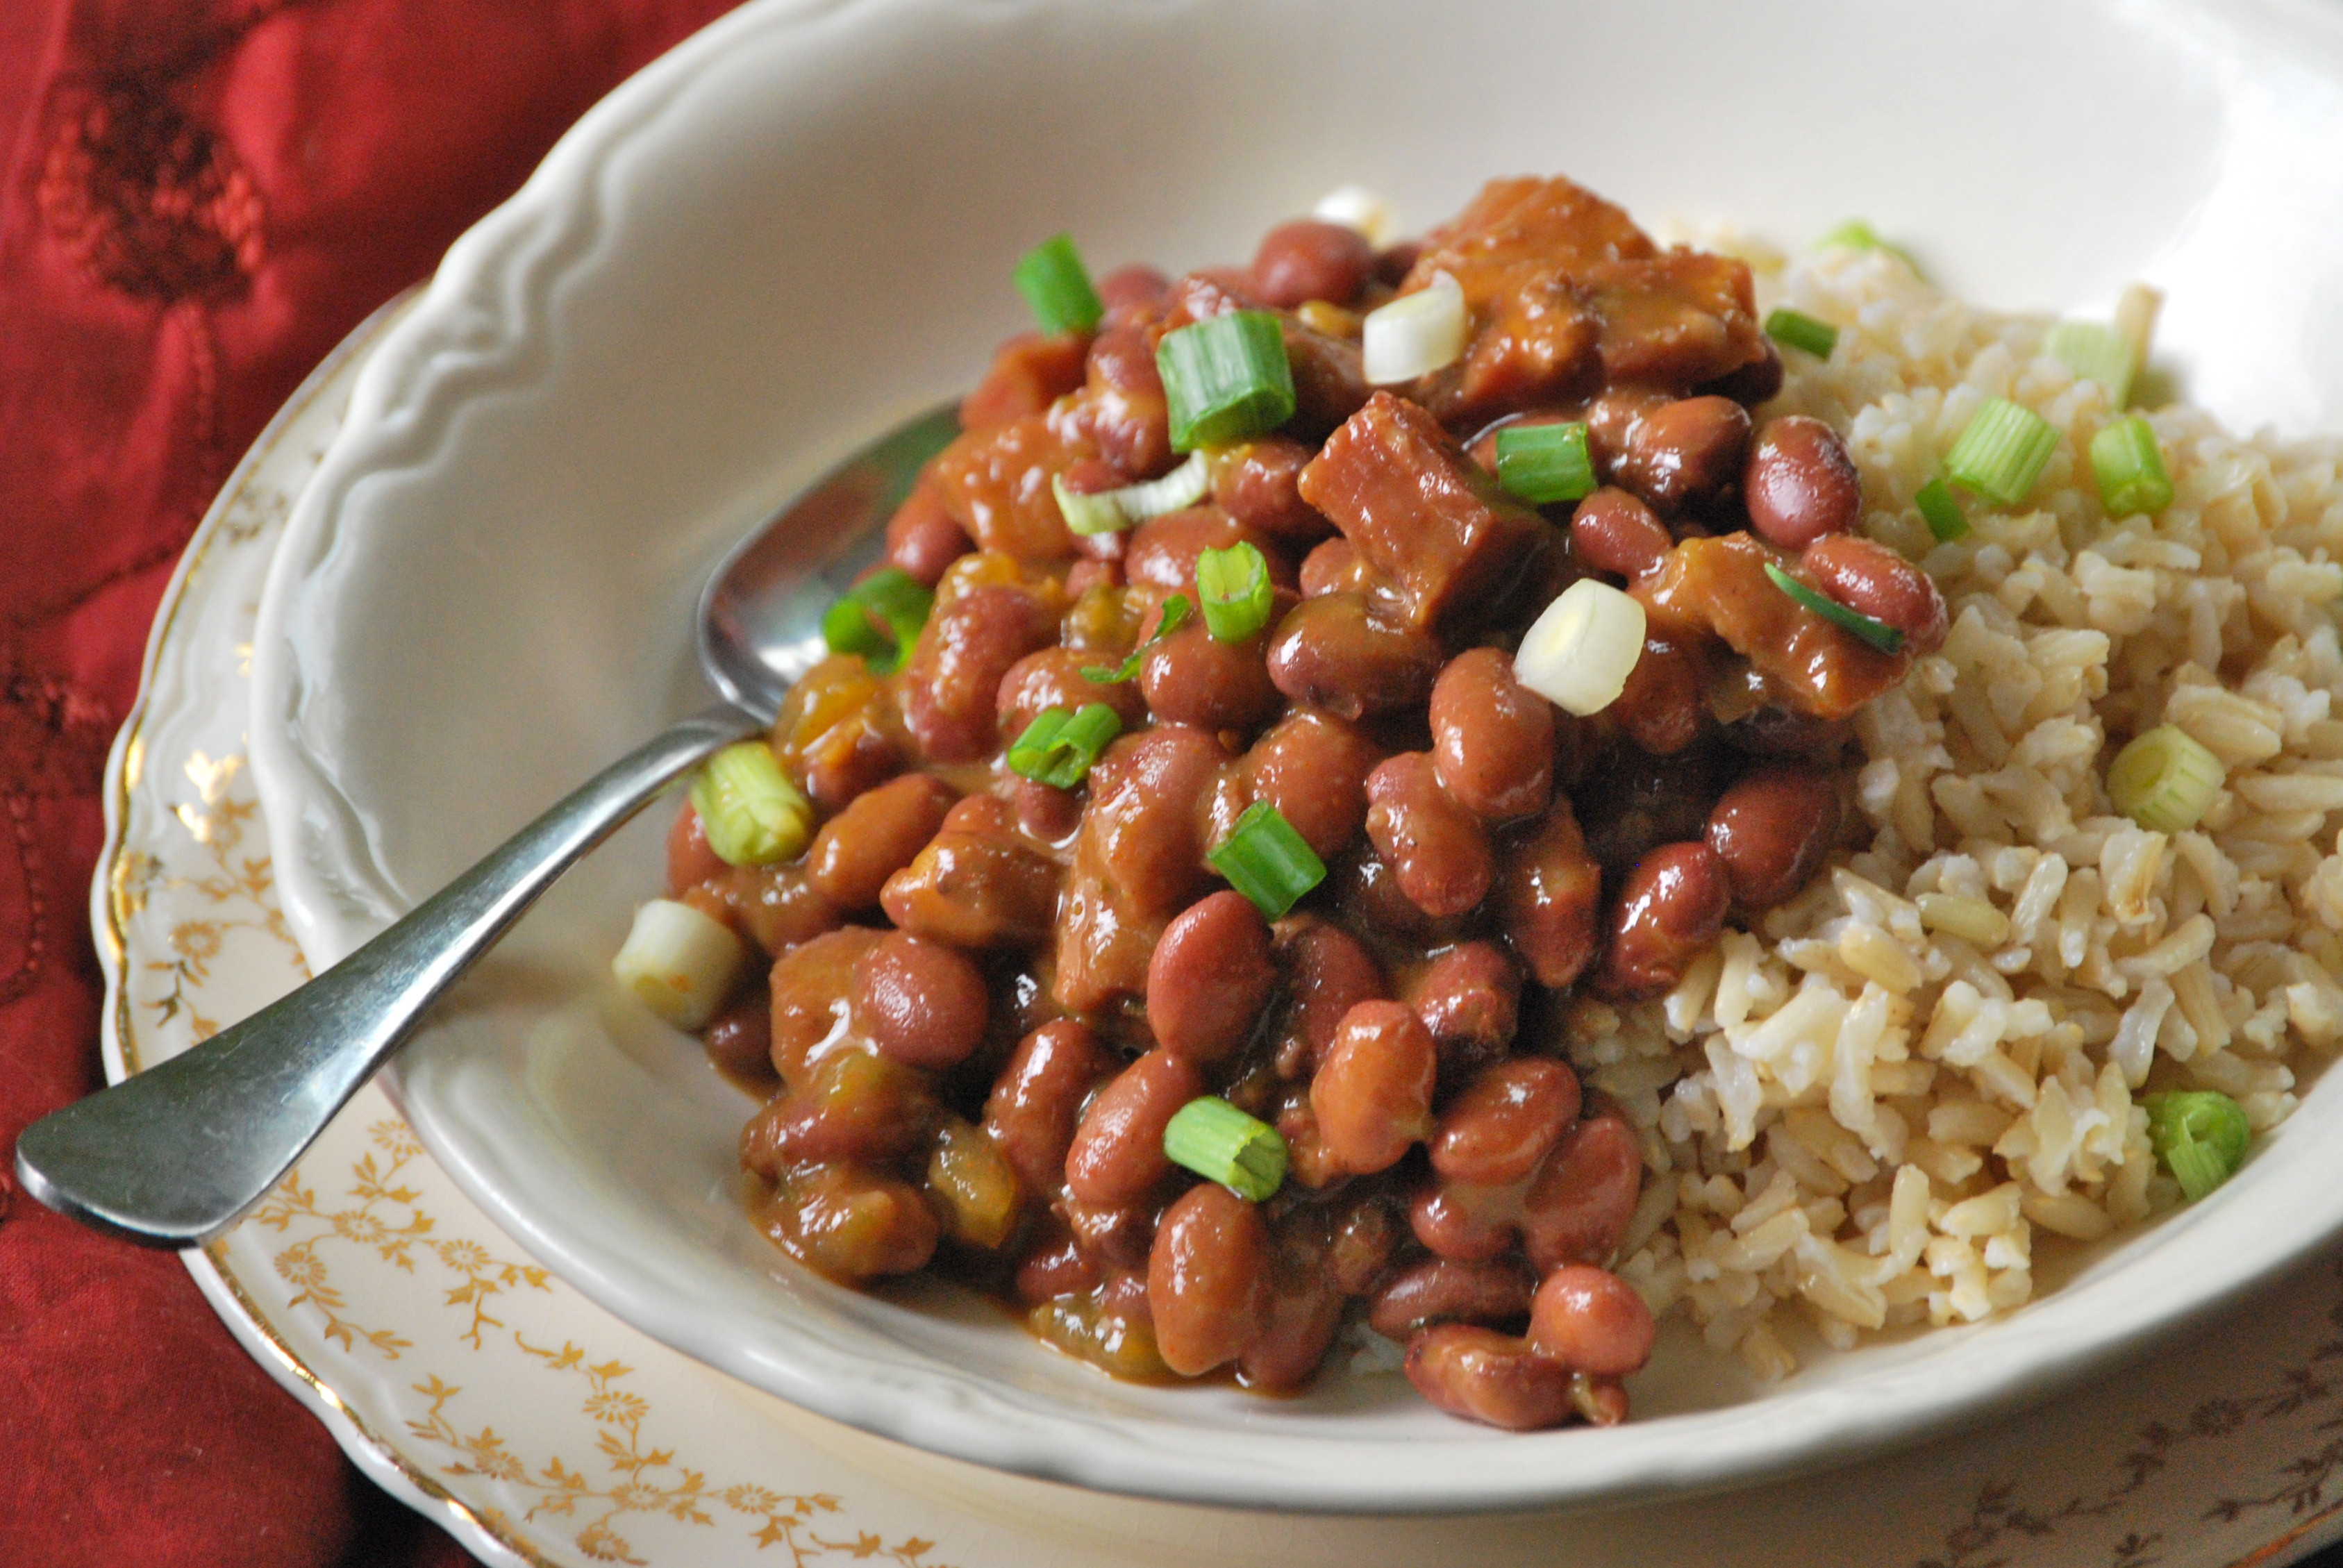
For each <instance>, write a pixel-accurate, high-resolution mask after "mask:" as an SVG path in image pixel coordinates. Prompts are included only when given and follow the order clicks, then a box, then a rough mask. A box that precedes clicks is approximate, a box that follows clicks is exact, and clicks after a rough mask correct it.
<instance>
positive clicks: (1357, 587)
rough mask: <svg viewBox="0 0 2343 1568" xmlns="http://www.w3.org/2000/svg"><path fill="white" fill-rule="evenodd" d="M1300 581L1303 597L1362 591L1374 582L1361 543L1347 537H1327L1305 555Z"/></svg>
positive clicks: (1361, 592)
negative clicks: (1362, 555) (1360, 549)
mask: <svg viewBox="0 0 2343 1568" xmlns="http://www.w3.org/2000/svg"><path fill="white" fill-rule="evenodd" d="M1301 582H1302V598H1323V597H1324V596H1326V595H1327V594H1330V593H1347V594H1360V595H1363V594H1365V593H1366V592H1367V590H1368V589H1369V588H1373V586H1374V585H1373V578H1372V574H1370V573H1369V571H1368V570H1367V563H1366V562H1365V560H1364V559H1363V558H1361V557H1360V555H1359V547H1358V546H1356V545H1354V544H1353V543H1352V542H1351V541H1350V540H1348V539H1344V538H1332V539H1328V540H1327V541H1326V542H1325V543H1323V544H1322V545H1320V546H1319V547H1318V548H1315V549H1313V550H1312V551H1311V552H1310V553H1309V554H1308V555H1306V556H1304V557H1302V576H1301Z"/></svg>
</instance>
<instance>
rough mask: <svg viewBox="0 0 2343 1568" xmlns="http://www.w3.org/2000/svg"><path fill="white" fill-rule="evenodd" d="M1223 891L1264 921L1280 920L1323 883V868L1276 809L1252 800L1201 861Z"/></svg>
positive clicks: (1306, 843) (1323, 864) (1316, 854)
mask: <svg viewBox="0 0 2343 1568" xmlns="http://www.w3.org/2000/svg"><path fill="white" fill-rule="evenodd" d="M1204 859H1205V860H1206V861H1207V862H1209V863H1210V864H1211V866H1212V869H1214V870H1215V871H1218V872H1219V873H1220V874H1221V875H1222V876H1223V877H1226V878H1227V879H1228V881H1229V886H1230V887H1232V888H1234V889H1235V890H1237V891H1238V892H1240V893H1242V894H1243V895H1244V896H1245V897H1246V898H1248V899H1251V900H1252V905H1253V908H1255V909H1257V910H1260V911H1261V912H1262V916H1263V917H1264V918H1266V919H1269V920H1282V919H1283V918H1284V917H1285V911H1286V910H1290V909H1292V907H1293V906H1294V904H1295V903H1296V902H1298V901H1299V900H1301V898H1302V894H1304V893H1306V892H1308V891H1309V890H1311V889H1312V888H1314V887H1316V886H1317V885H1318V884H1319V883H1321V882H1322V881H1324V880H1325V879H1326V863H1325V862H1324V861H1323V860H1321V859H1319V858H1318V852H1317V851H1316V850H1315V849H1312V848H1311V847H1310V844H1309V840H1307V839H1304V838H1302V835H1301V834H1299V833H1297V832H1295V831H1294V830H1293V824H1292V823H1291V822H1289V821H1287V820H1286V819H1285V818H1284V815H1283V814H1282V812H1280V811H1279V810H1278V809H1277V808H1276V807H1274V806H1272V805H1271V804H1270V803H1269V802H1268V801H1266V800H1256V801H1254V802H1253V803H1252V805H1250V806H1248V807H1246V808H1245V812H1244V815H1243V816H1242V817H1239V818H1238V819H1237V825H1236V828H1235V829H1234V830H1233V831H1232V832H1231V833H1230V834H1229V836H1228V837H1227V838H1226V839H1222V841H1221V847H1220V848H1219V849H1214V850H1212V852H1211V853H1209V854H1207V855H1206V856H1205V857H1204Z"/></svg>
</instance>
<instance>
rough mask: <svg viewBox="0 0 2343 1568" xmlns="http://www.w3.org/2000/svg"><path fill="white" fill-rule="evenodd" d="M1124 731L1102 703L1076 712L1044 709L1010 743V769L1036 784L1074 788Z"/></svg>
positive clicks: (1115, 717)
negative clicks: (1111, 742) (1112, 741)
mask: <svg viewBox="0 0 2343 1568" xmlns="http://www.w3.org/2000/svg"><path fill="white" fill-rule="evenodd" d="M1121 733H1122V718H1121V715H1120V714H1118V713H1116V712H1115V710H1114V709H1111V708H1109V707H1108V706H1107V705H1106V704H1105V703H1103V702H1091V703H1085V704H1084V705H1083V706H1082V708H1081V710H1080V711H1079V712H1073V713H1069V712H1067V711H1066V710H1065V709H1062V708H1045V709H1042V710H1041V712H1039V713H1037V714H1035V715H1034V716H1033V722H1032V723H1031V724H1029V725H1027V726H1026V727H1025V733H1024V734H1022V735H1021V736H1019V737H1018V738H1017V739H1016V740H1015V742H1013V743H1012V744H1011V746H1010V748H1009V770H1010V771H1011V772H1012V773H1014V774H1016V775H1018V776H1019V777H1020V778H1023V779H1032V780H1033V781H1034V782H1035V783H1037V784H1053V785H1055V786H1057V787H1058V788H1059V789H1072V788H1073V787H1074V786H1075V785H1077V784H1079V783H1081V781H1082V779H1084V778H1085V777H1086V776H1087V775H1088V774H1089V773H1090V770H1091V763H1093V762H1096V761H1097V760H1098V759H1099V753H1100V752H1101V751H1104V750H1105V749H1107V745H1108V743H1109V742H1110V741H1111V740H1113V739H1114V738H1115V737H1116V736H1118V735H1120V734H1121Z"/></svg>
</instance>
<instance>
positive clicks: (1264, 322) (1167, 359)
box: [1155, 310, 1293, 452]
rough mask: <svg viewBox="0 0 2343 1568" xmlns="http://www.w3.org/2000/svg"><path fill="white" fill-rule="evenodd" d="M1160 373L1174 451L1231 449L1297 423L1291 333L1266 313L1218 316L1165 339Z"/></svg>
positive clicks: (1159, 348)
mask: <svg viewBox="0 0 2343 1568" xmlns="http://www.w3.org/2000/svg"><path fill="white" fill-rule="evenodd" d="M1155 368H1156V369H1157V371H1158V372H1160V373H1161V376H1162V377H1163V398H1164V401H1165V403H1166V404H1168V405H1169V406H1170V409H1171V417H1172V450H1173V451H1175V452H1192V451H1194V450H1195V449H1196V448H1197V447H1225V446H1228V445H1230V444H1231V443H1232V442H1236V441H1242V440H1244V439H1246V438H1247V437H1252V436H1259V435H1262V434H1263V433H1265V432H1267V431H1270V430H1274V429H1275V428H1277V427H1279V426H1280V425H1282V424H1284V423H1285V422H1286V421H1287V420H1288V419H1291V418H1292V417H1293V367H1292V366H1291V365H1290V364H1288V363H1287V362H1286V357H1285V329H1284V327H1282V325H1281V324H1280V323H1279V321H1278V319H1277V317H1274V316H1272V315H1271V314H1270V313H1269V312H1268V311H1266V310H1239V311H1236V312H1233V313H1232V314H1231V315H1227V316H1215V317H1212V319H1211V320H1209V321H1199V322H1197V323H1196V324H1195V325H1194V326H1193V327H1182V328H1180V330H1179V331H1177V332H1172V333H1167V334H1165V335H1164V338H1163V341H1162V342H1161V343H1159V344H1157V345H1156V346H1155Z"/></svg>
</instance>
